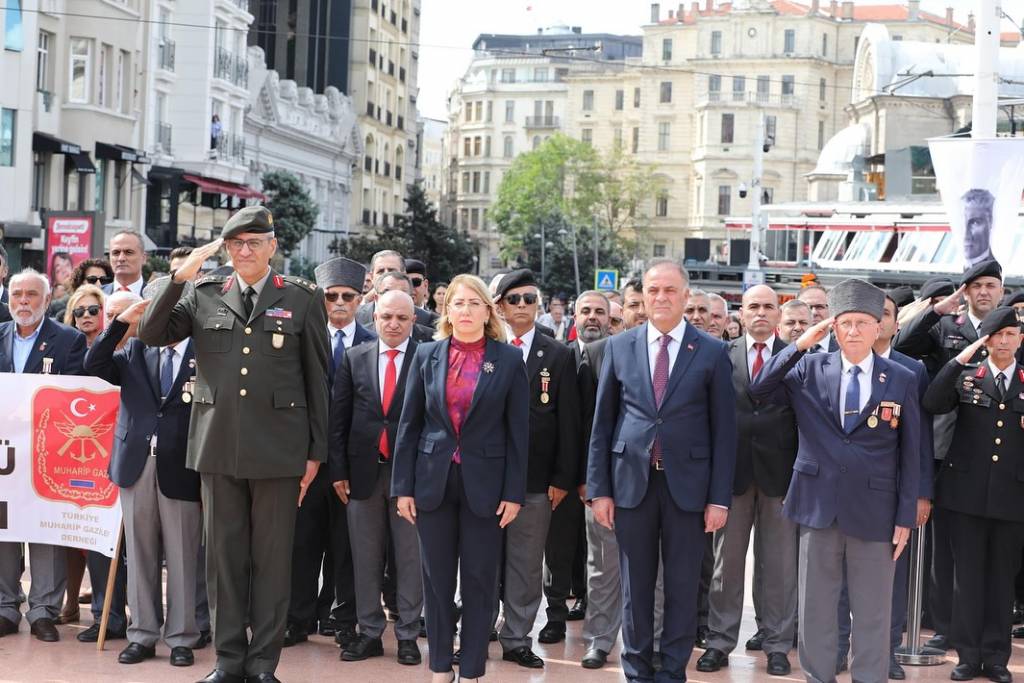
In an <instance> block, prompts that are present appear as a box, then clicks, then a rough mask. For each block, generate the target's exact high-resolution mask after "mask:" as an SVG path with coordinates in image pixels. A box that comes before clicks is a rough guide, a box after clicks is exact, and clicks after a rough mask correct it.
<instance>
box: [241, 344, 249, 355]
mask: <svg viewBox="0 0 1024 683" xmlns="http://www.w3.org/2000/svg"><path fill="white" fill-rule="evenodd" d="M242 353H245V354H247V353H249V347H248V346H243V347H242Z"/></svg>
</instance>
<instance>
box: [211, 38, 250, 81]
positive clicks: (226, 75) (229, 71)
mask: <svg viewBox="0 0 1024 683" xmlns="http://www.w3.org/2000/svg"><path fill="white" fill-rule="evenodd" d="M213 77H214V78H219V79H221V80H224V81H228V82H229V83H233V84H235V85H237V86H238V87H240V88H247V87H249V64H248V63H247V62H246V61H245V60H244V59H242V58H240V57H236V56H235V55H233V54H231V52H230V51H228V50H225V49H224V48H222V47H218V48H217V55H216V58H215V60H214V64H213Z"/></svg>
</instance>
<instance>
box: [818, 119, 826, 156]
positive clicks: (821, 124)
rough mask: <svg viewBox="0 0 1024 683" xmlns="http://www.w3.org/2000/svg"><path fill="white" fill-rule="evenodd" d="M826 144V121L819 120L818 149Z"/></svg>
mask: <svg viewBox="0 0 1024 683" xmlns="http://www.w3.org/2000/svg"><path fill="white" fill-rule="evenodd" d="M824 146H825V122H824V121H818V151H819V152H820V151H821V148H822V147H824Z"/></svg>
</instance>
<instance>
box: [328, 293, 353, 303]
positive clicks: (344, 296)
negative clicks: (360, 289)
mask: <svg viewBox="0 0 1024 683" xmlns="http://www.w3.org/2000/svg"><path fill="white" fill-rule="evenodd" d="M357 296H359V295H358V294H356V293H355V292H327V293H325V294H324V298H325V299H327V300H328V301H330V302H331V303H332V304H333V303H334V302H335V301H337V300H338V298H339V297H341V300H342V301H344V302H345V303H347V304H350V303H352V302H353V301H354V300H355V298H356V297H357Z"/></svg>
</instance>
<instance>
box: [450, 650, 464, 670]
mask: <svg viewBox="0 0 1024 683" xmlns="http://www.w3.org/2000/svg"><path fill="white" fill-rule="evenodd" d="M461 659H462V648H461V647H460V648H459V649H458V650H456V651H455V652H453V653H452V664H453V665H454V666H458V665H459V660H461Z"/></svg>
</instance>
